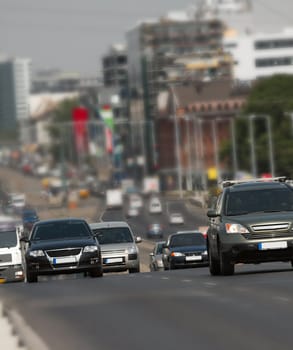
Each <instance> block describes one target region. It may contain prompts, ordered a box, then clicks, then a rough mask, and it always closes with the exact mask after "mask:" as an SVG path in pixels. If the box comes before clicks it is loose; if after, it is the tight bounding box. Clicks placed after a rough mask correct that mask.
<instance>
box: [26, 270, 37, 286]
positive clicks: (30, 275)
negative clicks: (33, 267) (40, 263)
mask: <svg viewBox="0 0 293 350" xmlns="http://www.w3.org/2000/svg"><path fill="white" fill-rule="evenodd" d="M26 281H27V282H28V283H37V282H38V275H37V274H36V273H34V272H31V271H28V270H26Z"/></svg>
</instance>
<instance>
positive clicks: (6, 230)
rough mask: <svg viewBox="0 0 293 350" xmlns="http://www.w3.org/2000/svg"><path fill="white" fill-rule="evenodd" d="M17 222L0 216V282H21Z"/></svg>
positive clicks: (20, 253) (21, 262) (22, 274)
mask: <svg viewBox="0 0 293 350" xmlns="http://www.w3.org/2000/svg"><path fill="white" fill-rule="evenodd" d="M18 225H19V222H17V221H16V219H15V218H13V217H10V216H0V281H1V282H9V281H23V280H24V269H23V259H22V252H21V245H20V232H19V226H18Z"/></svg>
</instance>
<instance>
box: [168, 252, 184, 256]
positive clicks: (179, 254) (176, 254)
mask: <svg viewBox="0 0 293 350" xmlns="http://www.w3.org/2000/svg"><path fill="white" fill-rule="evenodd" d="M170 255H171V256H184V254H182V253H180V252H172V253H171V254H170Z"/></svg>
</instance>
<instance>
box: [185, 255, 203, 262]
mask: <svg viewBox="0 0 293 350" xmlns="http://www.w3.org/2000/svg"><path fill="white" fill-rule="evenodd" d="M185 260H186V261H198V260H202V257H201V255H193V256H186V257H185Z"/></svg>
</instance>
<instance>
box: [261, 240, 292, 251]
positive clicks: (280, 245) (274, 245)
mask: <svg viewBox="0 0 293 350" xmlns="http://www.w3.org/2000/svg"><path fill="white" fill-rule="evenodd" d="M287 247H288V244H287V242H286V241H280V242H264V243H259V244H258V249H259V250H267V249H285V248H287Z"/></svg>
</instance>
